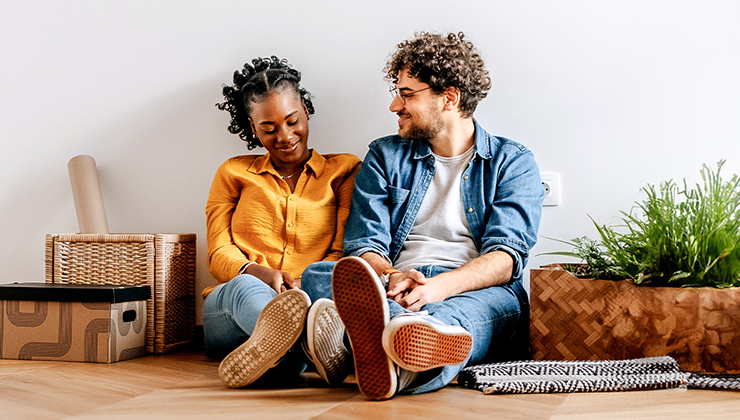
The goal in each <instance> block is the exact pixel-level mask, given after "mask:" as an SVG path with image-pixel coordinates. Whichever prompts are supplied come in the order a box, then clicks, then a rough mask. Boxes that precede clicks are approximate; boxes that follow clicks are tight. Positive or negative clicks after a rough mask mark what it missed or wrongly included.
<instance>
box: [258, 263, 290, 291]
mask: <svg viewBox="0 0 740 420" xmlns="http://www.w3.org/2000/svg"><path fill="white" fill-rule="evenodd" d="M245 274H251V275H253V276H255V277H257V278H258V279H260V280H262V281H263V282H265V284H267V285H268V286H270V287H271V288H272V289H273V290H275V291H276V292H278V293H280V292H284V291H285V290H287V289H298V288H299V287H298V284H297V283H296V281H295V279H294V278H293V276H291V275H290V274H288V273H286V272H285V271H280V270H274V269H272V268H269V267H264V266H261V265H259V264H251V265H250V266H249V267H247V270H246V271H245Z"/></svg>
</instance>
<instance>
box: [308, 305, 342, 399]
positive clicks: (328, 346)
mask: <svg viewBox="0 0 740 420" xmlns="http://www.w3.org/2000/svg"><path fill="white" fill-rule="evenodd" d="M343 340H344V324H343V323H342V320H341V319H340V318H339V314H338V313H337V308H336V306H335V305H334V302H332V301H331V300H329V299H319V300H317V301H316V302H314V303H313V305H311V308H310V309H309V310H308V318H307V319H306V346H304V350H305V351H306V356H308V358H309V359H310V360H311V361H312V362H313V364H314V365H315V366H316V371H317V372H318V373H319V375H320V376H321V377H322V378H324V380H325V381H326V382H327V383H329V385H336V384H340V383H342V381H344V378H346V377H347V375H349V374H350V372H351V371H352V356H351V355H350V353H349V351H348V350H347V348H346V347H344V342H343ZM306 347H307V348H306Z"/></svg>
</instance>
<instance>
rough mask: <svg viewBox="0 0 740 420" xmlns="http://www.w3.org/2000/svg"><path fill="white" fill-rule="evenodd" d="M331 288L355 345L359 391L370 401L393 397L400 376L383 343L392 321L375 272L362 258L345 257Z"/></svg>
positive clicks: (338, 266) (338, 267)
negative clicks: (386, 329)
mask: <svg viewBox="0 0 740 420" xmlns="http://www.w3.org/2000/svg"><path fill="white" fill-rule="evenodd" d="M332 288H333V291H334V302H335V304H336V307H337V312H339V316H340V317H341V319H342V322H344V326H345V328H346V329H347V334H348V335H349V340H350V342H351V344H352V352H353V356H354V362H355V375H356V377H357V385H358V386H359V388H360V392H362V394H363V395H365V396H366V397H367V398H369V399H371V400H385V399H388V398H391V397H393V396H394V395H395V394H396V389H397V386H398V377H397V375H396V372H395V367H394V366H393V362H392V361H391V360H390V359H389V358H388V356H387V355H386V354H385V351H383V343H382V338H383V330H384V329H385V326H386V325H387V324H388V321H389V313H388V301H387V300H386V297H385V290H384V289H383V287H382V286H381V285H380V281H379V280H378V278H377V276H376V275H375V272H374V271H373V269H372V267H371V266H370V265H369V264H368V263H367V262H366V261H365V260H363V259H361V258H358V257H346V258H342V259H341V260H339V262H338V263H337V265H336V266H335V267H334V273H333V280H332Z"/></svg>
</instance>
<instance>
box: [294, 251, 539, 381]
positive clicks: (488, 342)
mask: <svg viewBox="0 0 740 420" xmlns="http://www.w3.org/2000/svg"><path fill="white" fill-rule="evenodd" d="M334 264H336V263H335V262H326V261H322V262H318V263H315V264H311V265H309V266H308V267H307V268H306V270H305V271H304V272H303V274H302V276H301V287H302V288H303V290H304V291H306V293H308V294H309V296H311V299H312V300H314V299H318V298H321V297H326V298H331V297H332V292H331V271H332V269H333V268H334ZM416 270H418V271H420V272H421V273H422V274H424V276H425V277H433V276H436V275H438V274H441V273H443V272H446V271H449V270H450V269H449V268H447V267H439V266H434V265H428V266H423V267H418V268H417V269H416ZM388 306H389V310H390V318H391V319H393V318H394V317H396V316H398V315H399V314H401V313H403V312H408V310H407V309H405V308H404V307H402V306H401V305H399V304H398V303H397V302H395V301H394V300H391V299H388ZM421 309H422V310H425V311H428V312H429V315H432V316H434V317H435V318H437V319H439V320H440V321H442V322H444V323H446V324H448V325H457V326H461V327H463V328H465V330H467V331H468V332H469V333H470V334H471V335H472V336H473V347H472V349H471V351H470V355H469V356H468V359H467V360H466V361H465V363H463V364H462V365H460V366H445V367H443V368H441V369H435V370H433V371H430V372H428V373H426V374H422V375H420V379H419V380H417V381H416V382H414V383H413V384H412V387H411V388H408V389H405V390H403V392H404V393H411V394H421V393H424V392H430V391H434V390H437V389H440V388H443V387H445V386H447V385H448V384H449V383H450V382H452V380H453V379H455V376H457V374H458V373H459V372H460V371H461V370H462V369H463V368H464V367H465V366H467V365H475V364H480V363H489V362H496V361H504V360H516V359H521V358H527V356H528V346H529V303H528V301H527V295H526V292H525V291H524V288H523V287H522V284H521V281H515V282H511V283H509V284H506V285H503V286H495V287H488V288H485V289H481V290H474V291H472V292H465V293H460V294H458V295H454V296H450V297H448V298H447V299H445V300H444V301H441V302H432V303H428V304H426V305H424V306H423V307H422V308H421Z"/></svg>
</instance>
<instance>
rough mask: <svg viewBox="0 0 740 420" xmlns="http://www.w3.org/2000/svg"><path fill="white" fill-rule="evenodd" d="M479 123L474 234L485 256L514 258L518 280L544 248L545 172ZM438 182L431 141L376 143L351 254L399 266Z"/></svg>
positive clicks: (472, 184) (357, 208) (471, 214)
mask: <svg viewBox="0 0 740 420" xmlns="http://www.w3.org/2000/svg"><path fill="white" fill-rule="evenodd" d="M474 123H475V153H474V154H473V157H472V158H471V160H470V163H469V165H468V167H467V168H466V169H465V171H464V172H463V175H462V180H461V184H460V189H461V196H462V201H463V206H464V208H465V215H466V216H467V222H468V227H469V228H470V232H471V233H472V235H473V240H474V241H475V246H476V247H477V249H478V251H479V252H480V254H481V255H483V254H486V253H489V252H493V251H499V250H501V251H505V252H507V253H509V254H510V255H511V257H512V259H513V260H514V268H513V274H512V280H513V281H516V280H519V279H521V277H522V273H523V271H524V267H525V266H526V264H527V259H528V257H529V250H530V249H531V248H532V247H533V246H534V244H535V243H536V242H537V229H538V228H539V224H540V216H541V215H542V201H543V200H544V198H545V193H544V190H543V188H542V181H541V179H540V171H539V168H538V167H537V162H535V159H534V155H533V154H532V152H530V151H529V150H528V149H527V148H525V147H524V146H522V145H521V144H519V143H517V142H515V141H512V140H509V139H506V138H503V137H496V136H492V135H491V134H489V133H487V132H486V131H485V130H483V128H482V127H481V126H480V125H479V124H478V122H477V121H474ZM433 177H434V156H433V155H432V149H431V146H430V145H429V143H428V142H427V141H426V140H414V141H410V140H405V139H402V138H401V137H400V136H398V135H393V136H387V137H383V138H380V139H377V140H375V141H373V142H372V143H371V144H370V146H369V151H368V153H367V155H366V156H365V159H364V161H363V162H362V167H361V168H360V172H359V173H358V174H357V176H356V177H355V189H354V193H353V195H352V207H351V210H350V214H349V218H348V219H347V227H346V229H345V234H344V254H345V255H358V256H359V255H362V254H363V253H365V252H374V253H376V254H379V255H381V256H382V257H384V258H386V259H388V260H389V261H390V262H391V263H394V262H395V261H396V259H397V258H398V254H399V252H400V251H401V248H402V247H403V243H404V241H405V240H406V237H407V236H408V234H409V231H410V230H411V227H412V226H413V224H414V220H415V219H416V215H417V213H418V211H419V207H420V206H421V202H422V200H423V199H424V195H425V194H426V191H427V188H428V187H429V184H430V183H431V181H432V178H433Z"/></svg>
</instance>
